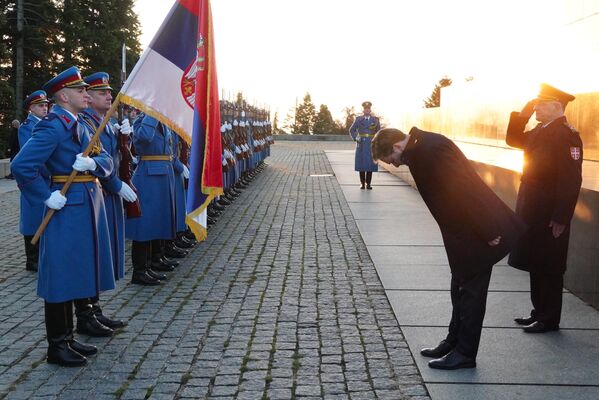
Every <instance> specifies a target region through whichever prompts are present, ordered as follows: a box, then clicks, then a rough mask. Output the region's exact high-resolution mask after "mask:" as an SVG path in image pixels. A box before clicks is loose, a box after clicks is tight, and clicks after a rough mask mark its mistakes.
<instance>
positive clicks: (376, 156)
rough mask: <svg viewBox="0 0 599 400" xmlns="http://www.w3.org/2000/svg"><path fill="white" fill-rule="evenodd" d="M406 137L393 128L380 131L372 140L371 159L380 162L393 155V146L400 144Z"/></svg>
mask: <svg viewBox="0 0 599 400" xmlns="http://www.w3.org/2000/svg"><path fill="white" fill-rule="evenodd" d="M407 136H408V135H406V134H405V133H403V132H402V131H400V130H399V129H395V128H384V129H381V130H380V131H378V132H377V133H376V135H374V138H373V139H372V159H373V160H375V161H376V160H380V159H381V158H383V157H387V156H388V155H390V154H391V153H393V145H394V144H395V143H397V142H401V141H402V140H404V139H405V138H406V137H407Z"/></svg>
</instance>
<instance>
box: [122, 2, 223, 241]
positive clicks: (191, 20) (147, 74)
mask: <svg viewBox="0 0 599 400" xmlns="http://www.w3.org/2000/svg"><path fill="white" fill-rule="evenodd" d="M119 98H120V101H122V102H124V103H127V104H130V105H132V106H134V107H136V108H138V109H140V110H142V111H143V112H145V113H147V114H149V115H151V116H153V117H154V118H156V119H158V120H159V121H160V122H162V123H163V124H165V125H166V126H168V127H170V128H171V129H173V130H174V131H175V132H176V133H177V134H179V136H181V137H182V138H183V139H184V140H186V141H187V142H188V143H189V144H190V147H191V158H190V177H189V185H188V192H187V210H186V212H187V217H186V222H187V224H188V225H189V226H190V227H191V229H192V230H193V232H194V233H195V235H196V237H197V238H198V239H199V240H202V239H204V238H205V237H206V233H207V231H206V229H207V223H206V207H207V206H208V204H209V203H210V201H212V199H213V198H214V197H215V196H217V195H219V194H222V193H223V190H222V186H223V183H222V165H221V138H220V110H219V101H218V83H217V79H216V62H215V58H214V38H213V30H212V14H211V11H210V3H209V0H177V1H176V2H175V4H174V5H173V7H172V9H171V10H170V12H169V14H168V15H167V17H166V19H165V20H164V22H163V23H162V26H161V27H160V29H159V30H158V32H157V33H156V36H154V39H153V40H152V42H151V43H150V45H149V47H148V48H147V49H146V50H145V51H144V53H143V54H142V56H141V58H140V60H139V61H138V62H137V64H136V65H135V68H134V69H133V71H132V72H131V75H130V76H129V78H128V79H127V81H126V82H125V84H124V85H123V88H122V89H121V93H119ZM142 212H143V210H142Z"/></svg>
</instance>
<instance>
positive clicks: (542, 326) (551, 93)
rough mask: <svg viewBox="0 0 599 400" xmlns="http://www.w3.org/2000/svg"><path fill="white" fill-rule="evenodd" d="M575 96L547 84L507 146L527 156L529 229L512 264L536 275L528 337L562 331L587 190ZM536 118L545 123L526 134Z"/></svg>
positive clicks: (521, 194)
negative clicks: (569, 266) (572, 105)
mask: <svg viewBox="0 0 599 400" xmlns="http://www.w3.org/2000/svg"><path fill="white" fill-rule="evenodd" d="M572 100H574V96H572V95H571V94H568V93H565V92H562V91H561V90H558V89H556V88H554V87H552V86H549V85H547V84H543V85H541V91H540V93H539V96H538V97H537V98H536V99H534V100H531V101H529V102H528V103H527V104H526V106H525V107H524V108H523V109H522V111H521V112H513V113H512V114H511V115H510V122H509V125H508V129H507V135H506V139H505V140H506V142H507V144H509V145H510V146H513V147H517V148H519V149H523V150H524V170H523V171H522V183H521V184H520V189H519V190H518V200H517V203H516V213H517V214H518V215H519V216H520V217H522V219H523V220H524V222H526V223H527V224H528V226H529V229H528V231H527V232H526V234H525V235H524V236H523V237H522V238H521V239H520V241H519V242H518V244H517V246H516V248H515V249H514V250H513V251H512V253H511V254H510V258H509V264H510V265H511V266H513V267H515V268H519V269H523V270H525V271H528V272H530V297H531V300H532V306H533V309H532V311H531V313H530V316H529V317H524V318H516V319H515V321H516V323H517V324H519V325H524V332H527V333H543V332H548V331H556V330H558V329H559V323H560V319H561V312H562V291H563V284H564V273H565V272H566V261H567V259H568V242H569V239H570V221H571V220H572V216H573V215H574V209H575V208H576V202H577V199H578V194H579V192H580V186H581V184H582V156H583V154H582V141H581V140H580V135H579V133H578V132H577V131H576V129H574V128H573V127H572V126H571V125H570V124H568V121H567V120H566V117H565V116H564V110H565V108H566V105H567V104H568V103H569V102H570V101H572ZM533 113H536V119H537V121H539V122H540V123H539V124H538V125H537V126H536V127H534V128H533V129H532V130H531V131H528V132H524V129H525V128H526V124H527V122H528V120H529V119H530V117H531V116H532V114H533Z"/></svg>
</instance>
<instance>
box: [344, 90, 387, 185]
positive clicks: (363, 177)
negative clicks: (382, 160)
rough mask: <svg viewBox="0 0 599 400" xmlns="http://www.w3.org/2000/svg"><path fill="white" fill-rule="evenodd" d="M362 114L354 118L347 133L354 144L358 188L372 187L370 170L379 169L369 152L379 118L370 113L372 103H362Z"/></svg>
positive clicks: (379, 127) (378, 127)
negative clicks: (358, 181) (359, 184)
mask: <svg viewBox="0 0 599 400" xmlns="http://www.w3.org/2000/svg"><path fill="white" fill-rule="evenodd" d="M362 108H363V109H364V111H363V112H364V115H360V116H359V117H357V118H356V120H355V121H354V123H353V124H352V126H351V127H350V128H349V134H350V135H351V137H352V138H353V139H354V141H355V142H356V143H357V144H356V161H355V170H356V171H358V172H360V183H361V186H360V189H372V186H371V185H370V182H371V181H372V172H376V171H378V170H379V168H378V165H377V164H376V163H375V162H374V161H373V160H372V154H371V152H370V148H371V143H372V138H373V137H374V134H375V133H377V132H378V131H379V130H380V129H381V124H380V123H379V119H378V118H377V117H375V116H374V115H371V111H372V110H371V108H372V103H371V102H369V101H365V102H364V103H362Z"/></svg>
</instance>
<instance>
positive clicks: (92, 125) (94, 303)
mask: <svg viewBox="0 0 599 400" xmlns="http://www.w3.org/2000/svg"><path fill="white" fill-rule="evenodd" d="M84 81H85V83H87V84H88V85H89V86H88V88H87V93H88V95H89V97H90V103H89V107H88V108H86V109H85V110H83V111H82V112H81V114H79V118H80V121H81V122H82V123H83V124H84V126H85V127H86V128H87V129H88V131H89V133H90V134H92V135H93V133H94V132H95V131H96V129H97V128H98V127H99V126H100V124H101V122H102V119H103V118H104V116H105V114H106V112H107V111H108V110H109V109H110V106H111V103H112V93H111V90H112V88H111V87H110V85H109V83H108V81H109V76H108V74H107V73H105V72H97V73H95V74H92V75H90V76H87V77H85V78H84ZM125 121H126V122H124V123H123V126H121V127H120V128H121V129H120V130H121V132H122V133H123V134H126V135H128V134H130V133H131V132H132V129H131V126H130V125H129V121H127V120H125ZM100 141H101V143H102V147H103V148H104V150H105V151H106V152H107V153H108V154H110V156H111V157H112V159H113V162H114V169H113V171H112V173H111V174H110V175H109V176H108V177H106V178H102V179H100V182H101V184H102V193H103V195H104V205H105V207H106V217H107V222H108V230H109V233H110V247H111V249H112V252H111V253H112V264H113V268H114V278H115V279H116V280H118V279H121V278H123V277H124V276H125V217H124V211H123V200H122V199H125V200H128V201H135V199H136V198H137V195H136V194H135V192H134V191H133V189H131V188H130V187H129V185H127V184H126V183H125V182H122V181H121V180H120V179H119V176H118V162H119V159H120V157H119V151H118V137H117V132H115V130H114V129H113V127H112V125H111V124H107V125H106V127H105V128H104V131H103V132H102V133H101V134H100ZM75 315H76V316H77V332H79V333H84V334H87V335H90V336H111V335H112V333H113V330H114V329H118V328H122V327H123V326H124V325H125V324H124V322H122V321H119V320H112V319H110V318H108V317H106V316H105V315H104V314H103V313H102V309H101V308H100V305H99V298H98V297H92V298H85V299H78V300H75Z"/></svg>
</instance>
